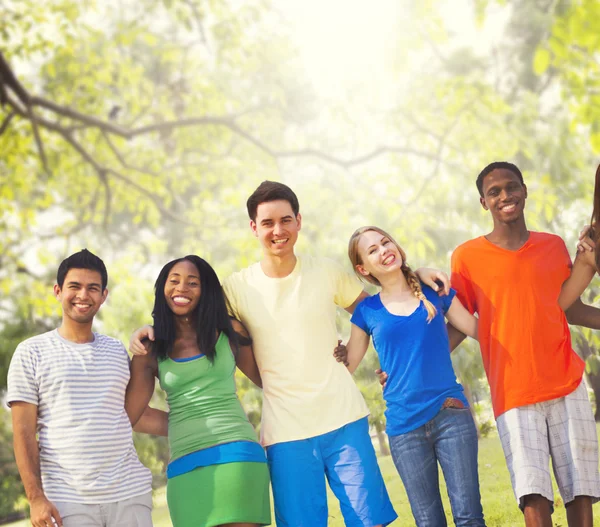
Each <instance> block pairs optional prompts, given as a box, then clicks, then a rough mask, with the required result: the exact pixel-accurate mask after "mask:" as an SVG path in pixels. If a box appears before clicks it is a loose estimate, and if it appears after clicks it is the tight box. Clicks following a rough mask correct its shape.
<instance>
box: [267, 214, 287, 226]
mask: <svg viewBox="0 0 600 527" xmlns="http://www.w3.org/2000/svg"><path fill="white" fill-rule="evenodd" d="M292 218H293V216H292V215H291V214H288V215H287V216H283V217H282V218H281V219H282V220H287V219H292ZM269 221H274V220H273V218H265V219H264V220H260V224H261V225H262V224H263V223H267V222H269Z"/></svg>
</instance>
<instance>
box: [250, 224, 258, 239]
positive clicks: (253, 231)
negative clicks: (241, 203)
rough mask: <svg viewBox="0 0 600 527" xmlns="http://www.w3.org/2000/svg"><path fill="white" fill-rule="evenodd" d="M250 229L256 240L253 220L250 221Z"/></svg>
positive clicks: (256, 233) (256, 234)
mask: <svg viewBox="0 0 600 527" xmlns="http://www.w3.org/2000/svg"><path fill="white" fill-rule="evenodd" d="M250 229H252V234H254V236H256V237H257V238H258V232H257V230H256V223H255V222H254V220H250Z"/></svg>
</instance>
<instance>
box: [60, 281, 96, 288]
mask: <svg viewBox="0 0 600 527" xmlns="http://www.w3.org/2000/svg"><path fill="white" fill-rule="evenodd" d="M67 285H77V286H79V287H81V286H82V285H83V284H82V283H81V282H75V281H72V280H69V281H68V282H67ZM87 285H88V287H92V286H96V287H102V284H99V283H97V282H92V283H91V284H87Z"/></svg>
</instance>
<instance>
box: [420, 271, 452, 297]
mask: <svg viewBox="0 0 600 527" xmlns="http://www.w3.org/2000/svg"><path fill="white" fill-rule="evenodd" d="M415 274H416V275H417V276H418V277H419V280H421V282H423V283H424V284H425V285H428V286H429V287H431V289H433V290H434V291H437V293H438V295H439V296H445V295H447V294H449V293H450V278H448V275H447V274H446V273H444V271H440V270H439V269H431V268H429V267H420V268H419V269H417V270H416V271H415ZM438 282H439V283H441V286H440V284H439V283H438Z"/></svg>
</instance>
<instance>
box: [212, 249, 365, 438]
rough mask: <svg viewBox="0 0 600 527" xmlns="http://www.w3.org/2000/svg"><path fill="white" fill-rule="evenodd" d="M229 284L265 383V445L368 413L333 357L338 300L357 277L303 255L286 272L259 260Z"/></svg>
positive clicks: (355, 286) (355, 291) (343, 303)
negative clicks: (280, 274) (276, 273)
mask: <svg viewBox="0 0 600 527" xmlns="http://www.w3.org/2000/svg"><path fill="white" fill-rule="evenodd" d="M223 287H224V289H225V293H226V294H227V298H228V301H229V305H230V308H231V311H232V313H231V314H232V315H233V316H234V317H235V318H237V319H238V320H240V321H241V322H242V323H243V324H244V326H246V328H247V329H248V331H249V332H250V335H251V336H252V339H253V347H254V355H255V356H256V362H257V363H258V367H259V369H260V373H261V376H262V382H263V393H264V397H263V409H262V426H261V442H262V444H263V445H264V446H269V445H273V444H275V443H281V442H283V441H295V440H298V439H306V438H309V437H314V436H317V435H320V434H324V433H327V432H331V431H332V430H336V429H338V428H340V427H342V426H344V425H346V424H348V423H351V422H353V421H356V420H358V419H360V418H361V417H364V416H366V415H368V413H369V410H368V408H367V405H366V404H365V401H364V399H363V398H362V395H361V394H360V391H359V390H358V388H357V387H356V384H354V381H353V380H352V376H351V375H350V373H349V372H348V370H347V369H346V367H345V366H344V365H343V364H342V363H339V362H337V361H336V360H335V358H334V357H333V350H334V348H335V346H336V345H337V339H338V335H337V330H336V325H335V319H336V305H338V306H340V307H343V308H344V307H348V306H349V305H351V304H352V303H353V302H354V301H355V300H356V298H357V297H358V295H359V294H360V293H361V291H362V286H361V285H360V283H359V282H358V280H357V279H356V278H355V277H354V276H353V275H352V274H350V273H348V272H346V271H345V270H344V269H343V268H342V267H341V266H340V265H338V264H336V263H335V262H333V261H331V260H329V259H327V258H314V257H308V256H303V257H298V259H297V262H296V267H295V268H294V270H293V271H292V273H291V274H289V275H288V276H286V277H284V278H269V277H268V276H266V275H265V273H264V272H263V271H262V268H261V266H260V263H256V264H254V265H251V266H250V267H247V268H246V269H243V270H242V271H240V272H237V273H234V274H233V275H231V276H230V277H229V278H227V280H225V282H224V284H223Z"/></svg>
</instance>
